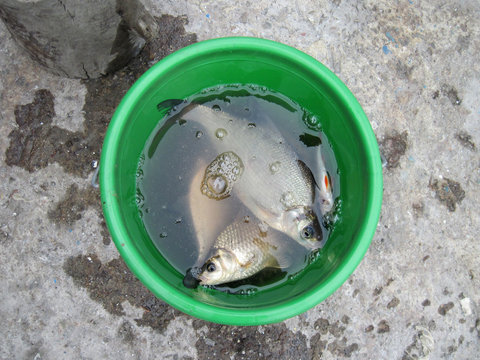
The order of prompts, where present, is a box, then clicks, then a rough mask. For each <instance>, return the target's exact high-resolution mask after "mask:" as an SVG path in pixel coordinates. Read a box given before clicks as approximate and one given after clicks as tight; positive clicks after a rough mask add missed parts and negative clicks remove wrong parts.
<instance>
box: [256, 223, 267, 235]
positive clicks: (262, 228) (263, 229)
mask: <svg viewBox="0 0 480 360" xmlns="http://www.w3.org/2000/svg"><path fill="white" fill-rule="evenodd" d="M258 228H259V229H260V231H261V232H262V233H266V232H267V231H268V224H267V223H266V222H263V221H262V222H261V223H258Z"/></svg>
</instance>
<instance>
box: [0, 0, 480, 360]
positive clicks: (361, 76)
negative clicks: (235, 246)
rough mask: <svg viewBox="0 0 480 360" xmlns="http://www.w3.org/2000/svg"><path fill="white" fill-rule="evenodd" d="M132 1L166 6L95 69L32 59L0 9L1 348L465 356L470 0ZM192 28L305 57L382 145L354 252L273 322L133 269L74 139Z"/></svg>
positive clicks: (153, 8) (474, 66) (150, 354)
mask: <svg viewBox="0 0 480 360" xmlns="http://www.w3.org/2000/svg"><path fill="white" fill-rule="evenodd" d="M143 2H144V4H145V7H146V8H147V9H148V10H149V11H150V12H151V13H152V14H153V15H154V16H157V17H160V16H161V15H163V14H169V15H172V16H173V17H167V18H163V19H164V20H163V21H164V25H163V26H164V27H163V29H165V31H163V33H161V36H160V39H157V40H156V41H157V43H156V46H154V45H155V44H154V45H152V47H151V48H150V49H147V50H148V51H147V52H143V53H142V54H143V55H142V54H141V55H140V56H143V58H141V59H140V60H138V62H135V61H134V62H133V63H132V64H130V65H129V66H127V68H125V69H123V70H121V71H119V72H118V73H117V74H115V75H112V77H109V78H106V79H100V80H95V81H93V80H90V81H89V80H86V81H80V80H72V79H65V78H61V77H58V76H55V75H52V74H50V73H48V72H46V71H44V70H43V69H42V68H41V67H39V66H38V65H36V64H35V63H33V62H32V61H31V60H30V58H29V57H28V56H26V55H25V53H24V52H23V51H22V50H21V49H20V48H19V47H18V46H17V45H16V44H15V43H14V41H13V40H12V39H11V37H10V35H9V34H8V32H6V30H5V27H4V25H3V24H1V23H0V75H1V76H0V90H1V91H0V134H1V136H0V258H1V259H2V261H1V263H0V269H1V274H2V275H1V276H0V286H1V287H2V293H1V295H0V318H1V319H2V320H3V322H2V328H1V330H0V335H1V336H0V358H2V359H4V358H5V359H12V358H19V359H37V360H38V359H58V358H66V359H100V358H101V359H126V358H129V359H131V358H134V359H135V358H138V359H140V358H141V359H155V358H164V359H217V358H220V359H264V358H267V359H336V358H351V359H442V358H446V359H472V358H475V357H476V356H477V354H478V351H479V350H480V314H479V311H480V309H479V304H480V290H479V289H480V262H479V261H478V256H479V253H480V243H479V241H478V239H477V236H478V234H479V233H480V221H479V217H480V211H479V210H480V206H479V202H480V157H479V152H478V144H480V65H479V62H478V60H477V58H478V53H480V5H479V3H478V2H477V1H475V0H471V1H460V0H457V1H453V0H449V1H446V2H444V3H442V4H440V3H438V2H428V3H427V2H420V1H416V0H398V1H384V0H380V1H364V2H362V3H361V4H357V2H352V1H346V0H344V1H341V0H336V1H325V0H323V1H315V2H314V1H302V2H300V1H295V2H288V1H283V0H282V1H277V2H274V3H272V2H267V1H263V0H258V1H255V2H248V1H247V2H245V3H232V2H230V1H193V0H184V1H170V0H169V1H162V2H160V1H157V0H144V1H143ZM180 16H181V17H180ZM185 19H188V23H185ZM184 30H185V31H186V33H184V32H183V31H184ZM188 33H191V34H196V37H197V40H204V39H209V38H214V37H220V36H230V35H249V36H258V37H264V38H268V39H273V40H277V41H280V42H283V43H286V44H288V45H291V46H294V47H296V48H298V49H300V50H302V51H304V52H306V53H307V54H310V55H312V56H313V57H315V58H316V59H318V60H319V61H321V62H322V63H323V64H325V65H326V66H327V67H329V68H330V69H331V70H332V71H334V72H335V73H336V74H337V75H338V76H339V77H340V79H342V81H344V82H345V84H346V85H347V86H348V87H349V88H350V89H351V90H352V92H353V93H354V94H355V96H356V97H357V99H358V100H359V102H360V103H361V105H362V107H363V109H364V110H365V112H366V114H367V116H368V118H369V120H370V122H371V124H372V127H373V129H374V132H375V134H376V136H377V139H378V140H379V143H380V144H381V148H382V152H383V155H384V161H385V167H384V183H385V184H384V188H385V190H384V202H383V208H382V213H381V218H380V222H379V225H378V228H377V232H376V234H375V236H374V238H373V241H372V245H371V247H370V249H369V251H368V252H367V254H366V256H365V258H364V260H363V261H362V263H361V264H360V266H359V267H358V268H357V270H356V271H355V272H354V274H353V275H352V276H351V277H350V278H349V280H347V282H346V283H345V284H344V285H343V286H342V287H341V288H340V289H339V290H338V291H336V292H335V293H334V294H333V295H332V296H330V297H329V298H328V299H326V300H325V301H324V302H323V303H321V304H319V305H318V306H316V307H315V308H313V309H311V310H309V311H307V312H306V313H304V314H302V315H299V316H297V317H294V318H292V319H289V320H286V321H284V322H282V323H279V324H274V325H268V326H258V327H250V328H240V327H229V326H222V325H215V324H210V323H207V322H204V321H201V320H197V319H194V318H192V317H190V316H187V315H184V314H182V313H180V312H178V311H176V310H174V309H173V308H171V307H169V306H168V305H165V304H163V303H162V302H161V301H159V300H157V299H155V298H154V297H153V295H151V294H150V293H149V292H148V291H147V290H146V289H145V288H143V286H142V285H141V284H140V283H139V282H138V280H136V279H135V278H134V277H133V276H132V275H131V274H130V272H129V271H128V269H127V268H126V267H125V265H124V264H123V262H122V260H121V259H120V260H119V259H118V257H119V255H118V252H117V250H116V248H115V246H114V245H113V243H112V242H111V241H109V239H108V234H105V226H104V224H103V220H102V216H101V214H100V212H99V211H98V208H99V199H98V192H97V190H95V189H92V188H91V186H90V178H91V176H92V174H93V171H94V169H93V167H92V161H93V160H95V159H97V157H96V156H98V150H97V149H87V150H85V148H84V146H85V145H90V144H91V145H92V146H93V145H94V144H96V145H97V146H98V143H99V141H101V138H102V136H103V132H102V131H104V130H105V127H106V125H107V123H108V121H109V118H110V116H111V112H112V111H113V109H114V107H115V106H116V104H117V102H118V101H119V99H120V98H121V96H122V95H123V94H124V92H125V91H126V90H127V89H128V87H129V86H130V85H131V84H132V83H133V81H134V80H135V78H136V77H137V76H138V75H139V74H140V73H141V72H143V71H145V69H146V68H148V66H151V65H152V64H153V63H154V62H155V61H157V60H158V59H160V58H161V57H163V56H165V55H166V54H168V53H169V52H171V51H173V50H175V49H176V48H179V47H182V46H185V45H186V44H188V43H191V42H192V41H194V37H193V35H188ZM154 42H155V41H154ZM49 94H50V95H49ZM36 99H37V103H35V101H36ZM42 99H43V100H42ZM35 108H36V109H37V110H38V112H37V113H36V114H38V115H39V117H38V118H36V117H35V116H30V118H32V120H38V119H40V118H42V119H47V123H46V124H45V122H44V121H40V122H38V123H36V124H35V123H34V124H35V125H33V126H27V127H24V125H23V124H25V123H28V121H27V122H25V121H24V120H25V119H27V118H28V116H27V117H25V116H24V117H22V115H19V114H18V113H19V111H17V112H16V109H35ZM19 119H23V120H20V123H19V121H18V120H19ZM42 122H43V124H41V123H42ZM29 124H31V123H29ZM42 127H43V128H42ZM32 129H37V130H34V131H32ZM22 131H23V133H22ZM56 132H58V133H61V134H63V135H62V136H64V135H65V138H68V139H70V140H71V141H72V144H71V147H73V148H74V152H75V151H77V152H78V155H75V154H74V155H72V154H71V153H68V151H71V150H70V149H69V147H68V144H61V143H60V142H59V140H58V138H57V137H55V136H53V135H55V134H56ZM92 132H94V133H95V134H93V133H92ZM20 133H22V134H27V136H30V138H31V143H32V144H40V145H42V146H37V147H36V146H35V145H34V146H32V147H28V146H27V147H26V148H27V150H28V149H30V150H29V151H30V153H28V154H30V155H31V157H24V158H23V159H37V160H38V161H37V162H32V161H30V162H29V161H21V159H22V157H20V158H19V159H20V160H19V161H16V162H11V161H10V160H9V159H10V158H9V156H8V155H7V154H8V153H9V150H8V149H9V148H10V147H11V146H12V140H13V139H17V140H18V141H17V143H18V144H24V145H25V144H27V143H28V141H27V142H25V141H23V142H22V140H21V139H24V137H22V136H18V135H19V134H20ZM10 134H13V135H10ZM15 134H17V135H15ZM39 134H40V136H41V137H42V139H39V138H38V136H39ZM52 134H53V135H52ZM44 139H49V140H48V141H43V140H44ZM42 141H43V142H42ZM27 145H28V144H27ZM47 145H48V146H47ZM80 145H83V148H82V147H81V146H80ZM32 149H33V150H32ZM24 151H25V150H24ZM58 151H63V155H62V154H59V153H58ZM93 152H95V154H93ZM46 154H47V155H48V156H49V157H48V158H46ZM52 154H54V155H52ZM38 164H40V165H38ZM34 165H35V166H34ZM95 199H97V201H98V202H96V200H95Z"/></svg>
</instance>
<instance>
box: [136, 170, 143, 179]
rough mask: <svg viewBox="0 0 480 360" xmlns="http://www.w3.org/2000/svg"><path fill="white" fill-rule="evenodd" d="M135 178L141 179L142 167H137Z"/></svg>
mask: <svg viewBox="0 0 480 360" xmlns="http://www.w3.org/2000/svg"><path fill="white" fill-rule="evenodd" d="M137 178H139V179H143V170H142V169H140V168H139V169H137Z"/></svg>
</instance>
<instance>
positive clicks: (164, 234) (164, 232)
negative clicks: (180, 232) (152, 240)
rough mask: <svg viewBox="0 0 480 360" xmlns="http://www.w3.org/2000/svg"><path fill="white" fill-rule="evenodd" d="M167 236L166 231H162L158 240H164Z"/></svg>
mask: <svg viewBox="0 0 480 360" xmlns="http://www.w3.org/2000/svg"><path fill="white" fill-rule="evenodd" d="M167 236H168V234H167V232H166V231H162V232H161V233H160V238H162V239H165V238H166V237H167Z"/></svg>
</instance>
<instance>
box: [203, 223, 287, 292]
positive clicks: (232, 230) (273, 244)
mask: <svg viewBox="0 0 480 360" xmlns="http://www.w3.org/2000/svg"><path fill="white" fill-rule="evenodd" d="M259 225H260V226H259ZM281 248H282V246H281V244H280V243H279V240H278V239H277V238H276V236H275V232H274V231H273V230H272V229H268V227H267V228H266V229H265V228H264V227H263V226H261V224H258V223H255V222H253V221H237V222H234V223H233V224H231V225H229V226H228V227H227V228H226V229H225V230H224V231H223V232H222V233H221V234H220V235H219V237H218V238H217V240H216V241H215V243H214V245H213V249H212V256H211V257H210V258H209V259H208V260H207V261H206V262H205V263H204V265H203V266H202V267H201V269H200V274H199V275H198V276H197V277H198V280H200V285H219V284H225V283H228V282H232V281H236V280H241V279H246V278H248V277H250V276H252V275H255V274H256V273H258V272H259V271H261V270H263V269H265V268H267V267H276V268H283V267H286V266H287V261H285V260H283V259H284V258H283V256H281Z"/></svg>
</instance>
